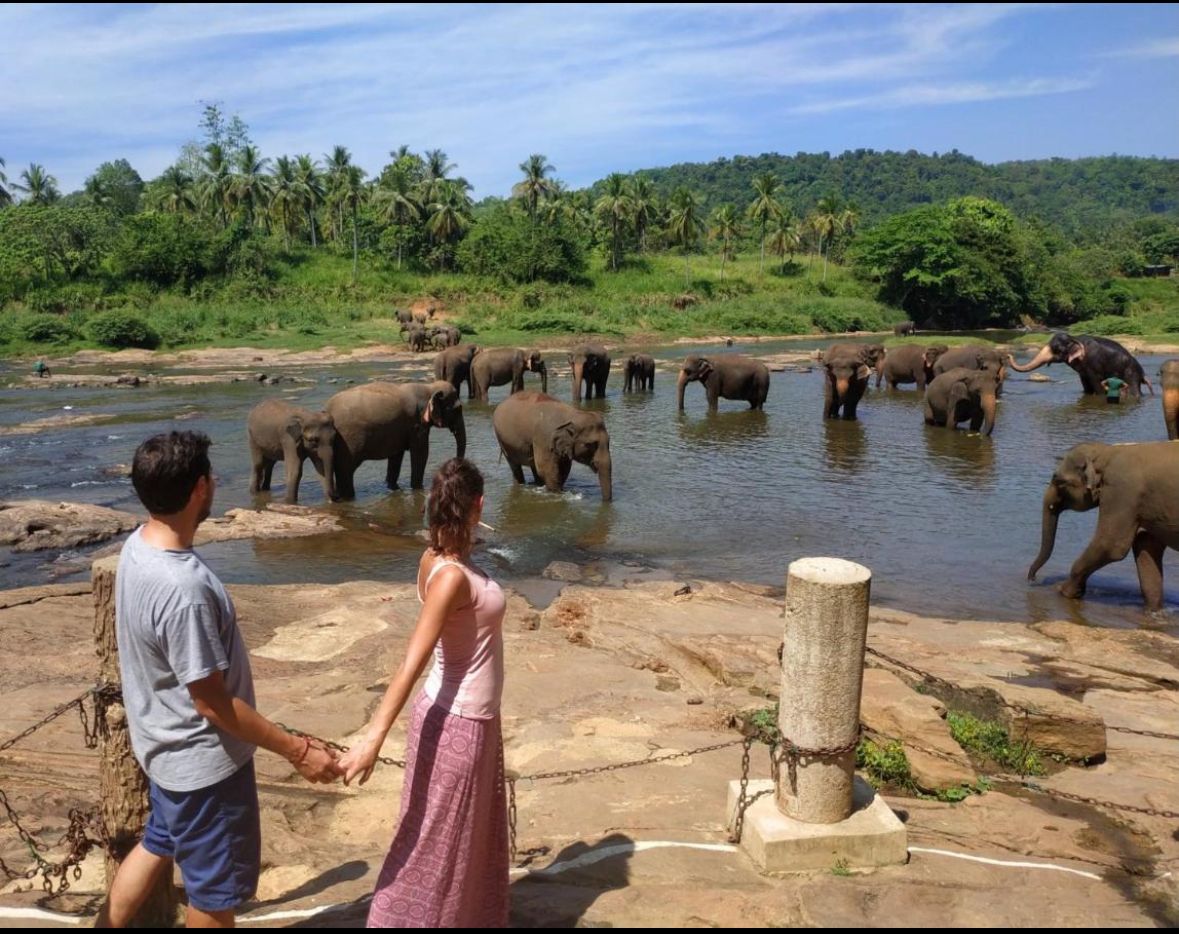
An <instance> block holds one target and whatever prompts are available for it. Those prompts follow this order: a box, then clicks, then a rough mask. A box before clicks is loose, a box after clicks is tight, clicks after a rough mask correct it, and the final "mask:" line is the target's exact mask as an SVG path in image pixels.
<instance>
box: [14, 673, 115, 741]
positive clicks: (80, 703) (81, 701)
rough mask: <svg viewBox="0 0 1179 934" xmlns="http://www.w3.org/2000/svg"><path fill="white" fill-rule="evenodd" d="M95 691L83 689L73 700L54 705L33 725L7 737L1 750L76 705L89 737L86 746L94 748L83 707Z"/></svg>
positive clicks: (93, 689) (30, 734)
mask: <svg viewBox="0 0 1179 934" xmlns="http://www.w3.org/2000/svg"><path fill="white" fill-rule="evenodd" d="M95 691H96V689H95V688H87V689H86V690H85V691H83V692H82V693H81V694H79V695H78V696H77V697H75V698H74V699H73V700H68V701H66V702H65V703H64V704H62V705H60V706H58V707H54V708H53V710H52V711H50V713H49V714H48V715H47V716H45V717H43V718H41V719H40V720H38V721H37V722H36V723H34V724H33V725H32V726H31V727H29V728H28V729H27V730H22V731H21V732H20V733H17V734H16V736H13V737H11V738H9V739H6V740H5V741H4V742H2V743H0V752H5V751H6V750H8V749H11V748H12V747H13V746H15V745H16V744H17V743H19V742H20V741H21V740H24V739H28V738H29V737H30V736H32V735H33V734H34V733H36V732H37V731H38V730H39V729H41V728H42V727H43V726H46V725H47V724H49V723H52V722H53V721H54V720H56V719H57V718H58V717H60V716H62V715H63V714H65V713H67V712H68V711H70V710H72V709H73V708H74V707H77V708H78V711H79V713H80V714H81V717H82V727H83V730H84V731H85V734H86V739H87V743H86V746H87V748H88V749H93V748H94V747H93V746H91V745H90V742H89V740H90V735H91V734H90V728H89V725H88V724H87V722H86V711H85V710H84V709H83V704H84V703H85V701H86V698H88V697H90V696H91V695H92V694H94V693H95Z"/></svg>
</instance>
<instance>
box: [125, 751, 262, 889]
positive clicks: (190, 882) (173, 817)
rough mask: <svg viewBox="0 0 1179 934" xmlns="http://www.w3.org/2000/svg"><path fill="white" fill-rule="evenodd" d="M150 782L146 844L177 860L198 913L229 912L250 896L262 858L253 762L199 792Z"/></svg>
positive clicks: (199, 789) (158, 854) (147, 847)
mask: <svg viewBox="0 0 1179 934" xmlns="http://www.w3.org/2000/svg"><path fill="white" fill-rule="evenodd" d="M150 785H151V793H150V803H151V813H150V814H149V815H148V818H147V828H146V829H145V830H144V832H143V848H144V849H145V850H147V851H148V852H149V853H152V854H154V855H155V856H163V857H165V858H167V859H174V860H175V861H176V865H177V866H179V867H180V875H181V877H182V878H183V879H184V893H185V895H186V896H187V898H188V903H189V904H190V905H192V907H194V908H197V909H199V910H200V911H228V910H229V909H231V908H236V907H237V906H238V905H240V904H241V903H242V902H244V901H246V900H247V899H248V898H250V897H252V896H253V894H254V891H255V890H256V889H257V887H258V871H259V868H260V865H261V862H262V828H261V825H260V822H259V818H258V785H257V782H256V781H255V780H254V760H253V759H251V760H250V761H249V762H247V763H246V764H245V765H243V766H242V767H241V768H240V769H238V770H237V771H236V772H234V773H233V774H232V775H230V776H229V778H224V779H222V780H221V781H219V782H217V784H215V785H210V786H209V787H208V788H198V789H197V790H196V791H168V790H167V789H166V788H161V787H160V786H159V785H157V784H156V783H155V782H150Z"/></svg>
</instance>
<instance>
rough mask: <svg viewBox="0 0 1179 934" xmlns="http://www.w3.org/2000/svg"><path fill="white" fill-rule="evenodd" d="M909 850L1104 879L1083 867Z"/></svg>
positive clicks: (922, 849) (921, 847) (978, 861)
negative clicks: (1075, 867) (1076, 867)
mask: <svg viewBox="0 0 1179 934" xmlns="http://www.w3.org/2000/svg"><path fill="white" fill-rule="evenodd" d="M909 852H910V853H933V854H934V855H936V856H952V857H953V858H954V859H966V860H969V861H970V862H972V863H985V864H986V865H988V866H1010V867H1011V868H1012V869H1051V870H1053V871H1055V872H1067V873H1071V874H1072V875H1074V876H1082V877H1084V878H1086V879H1095V880H1097V881H1098V882H1101V881H1103V880H1102V878H1101V876H1098V875H1094V874H1093V873H1091V872H1085V871H1084V870H1082V869H1073V868H1071V867H1069V866H1053V865H1052V864H1051V863H1024V862H1016V861H1014V860H1009V859H990V858H989V857H986V856H972V855H970V854H968V853H954V852H952V851H950V850H929V849H926V848H925V847H923V846H911V847H909Z"/></svg>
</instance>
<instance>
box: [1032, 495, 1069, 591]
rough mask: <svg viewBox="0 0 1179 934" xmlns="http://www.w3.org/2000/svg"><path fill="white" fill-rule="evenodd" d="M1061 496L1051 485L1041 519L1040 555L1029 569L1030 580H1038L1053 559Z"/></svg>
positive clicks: (1045, 497) (1045, 498) (1045, 496)
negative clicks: (1040, 571)
mask: <svg viewBox="0 0 1179 934" xmlns="http://www.w3.org/2000/svg"><path fill="white" fill-rule="evenodd" d="M1061 508H1062V507H1061V503H1060V496H1059V495H1058V494H1057V492H1056V485H1055V484H1051V483H1050V484H1049V485H1048V489H1047V491H1046V492H1045V493H1044V514H1043V517H1042V518H1041V531H1040V553H1039V554H1038V555H1036V560H1035V561H1033V562H1032V566H1031V567H1030V568H1028V580H1030V581H1034V580H1035V579H1036V572H1037V571H1039V570H1040V568H1042V567H1043V566H1044V563H1045V562H1046V561H1047V560H1048V559H1049V558H1051V557H1052V549H1053V548H1054V547H1055V545H1056V523H1057V522H1058V521H1059V519H1060V510H1061Z"/></svg>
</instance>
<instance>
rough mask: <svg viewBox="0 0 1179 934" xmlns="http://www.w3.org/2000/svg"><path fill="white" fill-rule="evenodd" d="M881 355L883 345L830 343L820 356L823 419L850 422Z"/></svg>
mask: <svg viewBox="0 0 1179 934" xmlns="http://www.w3.org/2000/svg"><path fill="white" fill-rule="evenodd" d="M882 356H884V345H883V344H832V345H831V346H830V347H828V348H827V351H826V352H825V353H824V354H823V356H822V363H823V366H824V368H825V369H826V371H827V379H826V383H825V388H824V398H825V400H826V401H825V404H824V407H823V415H824V417H825V418H839V415H840V409H842V410H843V417H844V418H846V419H849V420H850V419H854V418H855V417H856V406H857V405H859V403H860V399H861V398H862V397H863V395H864V390H865V389H867V388H868V378H869V376H871V374H872V370H873V369H875V368H876V364H877V363H878V362H879V360H880V358H881V357H882Z"/></svg>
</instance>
